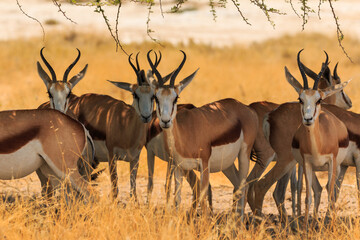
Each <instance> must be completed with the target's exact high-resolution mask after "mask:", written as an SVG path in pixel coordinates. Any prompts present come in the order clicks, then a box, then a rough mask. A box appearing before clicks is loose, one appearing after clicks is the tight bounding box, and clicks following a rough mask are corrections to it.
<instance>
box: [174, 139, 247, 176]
mask: <svg viewBox="0 0 360 240" xmlns="http://www.w3.org/2000/svg"><path fill="white" fill-rule="evenodd" d="M241 136H242V135H241ZM242 140H243V138H242V137H240V138H239V139H238V140H237V141H236V142H233V143H229V144H226V145H221V146H216V147H212V148H211V155H210V158H209V165H210V172H211V173H214V172H220V171H222V170H225V169H227V168H229V167H230V166H231V165H232V164H233V163H234V161H235V159H236V157H237V156H238V154H239V151H240V146H241V143H242ZM176 164H177V165H178V166H180V167H181V168H182V169H185V170H193V169H197V170H200V169H201V164H202V163H201V159H200V158H183V157H181V156H180V155H179V154H176Z"/></svg>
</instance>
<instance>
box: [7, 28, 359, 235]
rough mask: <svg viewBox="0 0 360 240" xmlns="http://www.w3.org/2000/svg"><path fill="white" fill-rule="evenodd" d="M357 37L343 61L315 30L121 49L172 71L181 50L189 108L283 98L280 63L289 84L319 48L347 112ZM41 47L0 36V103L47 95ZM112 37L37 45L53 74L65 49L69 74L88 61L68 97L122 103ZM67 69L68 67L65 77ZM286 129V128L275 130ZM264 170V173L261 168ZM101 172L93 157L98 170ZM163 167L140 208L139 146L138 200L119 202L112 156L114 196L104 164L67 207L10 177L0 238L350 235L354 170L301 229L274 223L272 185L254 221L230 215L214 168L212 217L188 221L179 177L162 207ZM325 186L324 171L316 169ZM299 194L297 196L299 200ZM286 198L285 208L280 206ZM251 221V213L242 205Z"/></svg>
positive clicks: (291, 97) (63, 62)
mask: <svg viewBox="0 0 360 240" xmlns="http://www.w3.org/2000/svg"><path fill="white" fill-rule="evenodd" d="M359 44H360V42H359V41H356V40H352V39H346V42H345V47H346V50H347V51H348V53H349V54H350V56H351V57H352V59H353V62H354V63H351V62H350V61H349V60H348V59H347V58H346V56H345V55H344V54H343V53H342V51H341V49H340V48H339V47H338V44H337V41H336V37H335V36H334V37H325V36H322V35H319V34H311V35H305V34H300V35H295V36H282V37H280V38H277V39H272V40H267V41H265V42H260V43H253V44H251V45H248V46H233V47H222V48H216V47H211V46H208V45H199V44H194V43H192V42H191V41H190V43H189V44H187V45H181V44H179V45H172V44H167V43H164V45H165V47H162V46H159V45H158V44H156V43H153V42H144V43H141V44H130V45H125V46H124V47H125V49H126V51H127V52H129V53H132V52H134V53H135V52H138V51H139V52H140V55H139V56H140V58H139V60H140V66H141V67H142V68H144V69H148V68H149V65H148V63H147V61H146V53H147V51H149V50H150V49H154V50H161V52H162V55H163V60H162V61H161V63H160V65H159V70H160V72H162V73H169V72H171V71H173V70H174V69H175V68H176V67H177V66H178V64H179V63H180V61H181V59H182V54H181V53H180V52H179V49H182V50H184V51H185V52H186V54H187V57H188V58H187V59H188V60H187V62H186V63H185V66H184V68H183V70H182V71H181V73H180V75H179V77H178V79H180V78H182V77H183V78H184V77H185V76H188V75H189V74H190V73H192V72H193V71H194V70H195V69H197V68H200V70H199V72H198V74H197V76H196V77H195V79H194V80H193V82H192V83H191V84H190V85H189V86H188V87H187V88H186V90H184V92H183V93H182V95H181V99H180V100H179V103H193V104H195V105H196V106H201V105H203V104H206V103H209V102H212V101H215V100H219V99H222V98H227V97H231V98H235V99H237V100H239V101H241V102H243V103H245V104H250V103H252V102H255V101H263V100H266V101H272V102H275V103H283V102H287V101H296V99H297V94H296V92H295V91H294V90H293V89H292V87H291V86H290V85H289V84H288V83H287V82H286V80H285V74H284V66H287V67H288V68H289V70H290V71H291V72H292V73H293V75H294V76H296V77H297V78H298V79H299V80H300V79H301V76H300V74H299V71H298V68H297V64H296V54H297V52H298V51H299V50H300V49H302V48H304V49H305V51H304V52H303V56H302V61H303V62H304V63H305V64H306V65H307V66H308V67H310V68H311V69H313V70H314V71H316V72H317V71H319V70H320V67H321V63H322V62H323V61H324V53H323V50H326V51H327V53H328V54H329V57H330V61H331V63H330V68H331V69H333V67H334V66H335V64H336V62H339V67H338V74H339V76H340V77H341V79H342V81H346V80H348V79H352V81H351V82H350V84H349V85H348V86H347V87H346V89H345V91H346V93H347V94H348V95H349V96H350V98H351V99H352V102H353V108H352V109H351V110H352V111H354V112H360V97H358V89H360V81H359V77H360V72H359V70H360V49H359V48H358V47H357V46H359ZM43 45H44V43H43V41H42V40H41V39H40V38H34V39H28V40H10V41H2V42H0V88H1V90H2V94H1V95H0V109H1V110H9V109H31V108H37V107H38V106H39V105H40V104H41V103H43V102H45V101H47V100H48V96H47V93H46V88H45V85H44V83H43V82H42V80H41V79H40V78H39V76H38V73H37V70H36V61H40V55H39V51H40V49H41V48H42V47H43ZM114 45H115V44H114V42H113V41H112V40H111V39H110V38H108V37H104V36H98V35H90V34H81V35H77V34H76V33H66V34H64V33H56V32H54V33H50V34H48V36H47V42H45V46H46V48H45V51H44V54H45V56H46V58H47V59H48V61H49V62H50V63H51V65H52V66H53V68H54V69H55V71H56V72H57V73H58V75H59V76H61V75H62V73H63V72H64V71H65V69H66V67H67V66H68V65H69V64H70V63H71V62H72V61H73V60H74V58H75V57H76V54H77V53H76V50H75V48H76V47H77V48H79V49H80V50H81V53H82V56H81V58H80V61H79V63H78V64H77V65H76V66H75V67H74V69H73V70H72V73H73V74H76V73H77V72H79V71H80V70H81V69H82V68H83V66H84V65H85V64H87V63H88V64H89V68H88V71H87V73H86V76H85V77H84V79H83V80H81V82H80V83H79V84H78V85H77V86H76V87H75V89H74V91H73V92H74V93H75V94H77V95H81V94H84V93H98V94H107V95H110V96H112V97H114V98H117V99H120V100H123V101H125V102H127V103H129V104H131V101H132V96H131V95H130V94H129V93H128V92H124V91H122V90H120V89H118V88H115V87H114V86H113V85H112V84H110V83H108V82H107V81H106V80H113V81H126V82H130V83H135V81H136V78H135V74H134V72H133V70H132V69H131V67H130V65H129V63H128V59H127V56H126V55H125V54H123V53H122V52H116V51H115V46H114ZM70 75H71V73H70ZM284 127H286V126H284ZM271 166H272V165H270V166H269V168H268V169H267V170H269V169H270V168H271ZM102 168H107V164H104V163H102V164H101V165H100V166H99V169H102ZM165 173H166V164H165V163H164V162H162V161H161V160H158V159H156V163H155V189H154V192H153V195H152V201H151V204H150V205H147V204H146V186H147V163H146V150H145V149H144V150H143V151H142V154H141V157H140V167H139V172H138V178H137V193H138V197H139V202H138V203H134V202H133V201H131V199H129V188H130V187H129V185H130V184H129V164H128V163H124V162H118V174H119V187H120V194H119V195H120V196H119V197H118V199H117V201H111V197H110V195H109V194H110V180H109V173H108V169H106V170H105V171H104V172H103V173H102V174H101V175H100V177H99V178H98V179H97V180H96V181H95V182H93V185H94V189H95V190H96V191H98V193H99V198H98V200H97V202H94V203H88V204H86V205H85V204H83V203H81V202H75V203H72V204H71V206H69V205H67V204H66V203H65V201H64V200H63V198H61V197H59V198H57V199H56V200H54V201H52V203H51V204H48V203H47V202H46V201H45V200H44V199H43V198H42V197H41V194H40V182H39V181H38V179H37V177H36V175H35V174H33V175H30V176H29V177H26V178H23V179H20V180H11V181H0V194H1V198H0V201H1V203H0V238H2V239H217V238H221V239H228V238H229V239H271V238H281V239H298V238H303V237H304V236H307V237H309V238H314V239H329V238H333V239H335V238H336V239H359V238H360V218H359V217H358V215H359V207H358V204H357V203H358V200H357V190H356V181H355V173H354V170H353V169H350V170H348V172H347V174H346V176H345V180H344V183H343V185H342V188H341V192H340V198H339V200H338V201H337V204H336V206H337V217H336V218H334V219H332V223H331V224H326V225H325V224H324V223H323V222H322V221H320V222H319V224H318V226H317V227H316V228H310V229H309V231H308V232H307V233H305V232H304V231H303V230H301V229H298V230H294V229H293V228H292V227H290V226H287V225H282V224H280V223H279V221H278V212H277V209H276V206H275V202H274V201H273V199H272V192H273V188H272V189H270V191H269V192H268V194H267V195H266V198H265V202H264V213H265V217H264V220H263V221H261V222H260V223H258V224H256V225H255V224H251V223H249V221H247V220H246V221H245V222H244V223H240V222H238V221H236V220H235V218H233V217H232V214H231V204H232V186H231V184H230V182H228V180H227V179H226V178H225V177H224V176H223V175H222V174H212V175H211V176H210V182H211V184H212V186H213V201H214V214H213V215H212V216H199V217H196V218H195V219H191V220H190V219H189V217H188V214H187V212H188V210H189V209H190V205H191V191H190V188H189V187H188V184H187V183H184V184H183V185H184V187H183V194H182V199H183V201H182V204H181V207H180V209H179V210H175V209H174V208H171V207H167V206H166V203H165V191H164V183H165ZM318 176H319V178H320V181H321V183H322V184H323V185H325V184H326V180H327V174H326V173H320V174H319V175H318ZM304 195H305V194H303V196H304ZM290 205H291V203H290V194H289V191H288V192H287V201H286V207H287V210H288V213H291V211H290V208H289V207H290ZM326 207H327V193H326V191H324V193H323V196H322V201H321V209H320V217H323V216H324V215H325V212H326ZM246 212H247V215H248V216H249V219H251V215H252V214H251V211H250V209H249V208H248V207H247V208H246Z"/></svg>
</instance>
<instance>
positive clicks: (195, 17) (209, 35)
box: [0, 0, 360, 46]
mask: <svg viewBox="0 0 360 240" xmlns="http://www.w3.org/2000/svg"><path fill="white" fill-rule="evenodd" d="M19 2H20V4H21V6H22V8H23V10H24V11H25V12H26V13H27V14H29V15H30V16H32V17H35V18H37V19H38V20H39V21H40V22H41V23H42V24H43V26H44V28H45V32H51V31H56V30H64V31H75V32H77V33H78V32H97V33H99V34H106V35H109V33H108V31H107V28H106V26H105V23H104V19H103V18H102V17H101V15H100V14H99V13H95V12H94V9H95V8H94V7H88V6H84V7H81V6H73V5H70V4H68V3H63V4H62V8H63V10H64V11H65V12H66V14H67V15H68V17H69V18H71V19H72V20H73V21H75V22H76V23H77V24H73V23H71V22H70V21H68V20H67V19H66V18H65V17H64V16H63V15H62V14H61V13H60V12H58V11H57V10H58V9H57V7H56V6H55V5H54V4H53V3H52V1H50V0H47V1H45V0H26V1H25V0H19ZM239 2H240V3H241V5H240V8H241V9H242V10H243V13H244V15H245V17H246V18H247V19H248V21H249V23H251V26H250V25H248V24H246V23H245V22H244V21H243V20H242V18H241V16H240V15H239V13H238V12H237V11H236V8H235V7H234V6H233V5H232V1H228V4H227V7H226V8H220V7H218V8H216V11H217V12H216V14H217V18H216V22H214V21H213V16H212V14H211V12H210V7H209V6H208V1H207V0H198V1H194V0H192V1H187V3H186V4H184V6H183V8H182V10H183V12H182V13H178V14H169V13H166V12H168V11H169V10H170V9H171V7H172V6H173V2H172V1H166V0H163V1H162V3H163V11H164V17H162V15H161V13H160V7H159V5H155V6H154V7H153V9H152V11H153V13H152V14H151V22H150V28H151V29H152V30H153V31H155V32H154V33H152V36H153V37H154V38H156V39H158V40H160V41H168V42H172V43H177V42H183V43H187V42H188V41H189V40H190V39H191V40H192V41H194V42H197V43H198V42H201V43H207V44H211V45H218V46H224V45H232V44H249V43H251V42H254V41H263V40H265V39H268V38H276V37H278V36H279V35H283V34H296V33H298V32H301V31H302V27H301V25H302V19H301V18H299V17H298V16H297V15H296V14H295V13H294V12H293V10H292V8H291V5H290V4H289V3H287V2H288V1H287V2H285V0H270V1H266V2H267V4H268V6H269V7H273V8H276V9H279V10H280V11H281V12H282V13H286V15H276V14H272V15H271V17H272V20H273V21H274V23H275V25H276V26H275V28H273V27H272V26H271V24H270V23H269V22H268V21H267V19H266V17H265V15H264V14H263V12H262V11H261V10H260V9H258V8H257V7H256V6H254V5H252V4H250V3H248V2H249V1H239ZM293 2H294V7H295V9H297V11H298V12H300V5H299V4H298V1H293ZM309 2H310V3H309V4H310V6H311V7H312V8H313V9H314V10H315V12H314V13H310V14H309V16H310V18H309V21H308V23H307V25H306V26H305V30H304V32H305V33H306V32H309V33H310V32H319V33H323V34H328V35H331V36H334V37H335V35H336V26H335V22H334V19H333V16H332V13H331V11H330V8H329V4H328V3H327V2H325V3H323V4H322V10H321V12H320V14H321V15H320V16H321V19H319V17H318V14H317V9H318V1H309ZM333 5H334V7H335V9H336V14H337V15H338V17H339V19H340V24H341V27H342V30H343V32H344V34H345V36H352V37H356V38H360V21H358V15H359V11H360V2H359V1H356V0H342V1H337V2H334V3H333ZM0 9H1V10H0V12H1V14H0V39H4V40H6V39H15V38H28V37H33V36H42V30H41V28H40V26H39V24H38V23H37V22H35V21H33V20H31V19H29V18H27V17H26V16H24V15H23V14H22V13H21V11H20V10H19V7H18V6H17V4H16V0H1V1H0ZM104 9H105V11H106V15H107V16H108V18H109V21H110V23H111V25H112V27H113V28H114V26H115V17H116V12H117V7H104ZM147 14H148V9H147V5H145V4H144V5H141V4H136V3H133V2H128V1H126V2H125V3H124V4H123V6H122V8H121V13H120V22H119V32H120V40H121V41H122V42H124V43H129V42H134V41H135V42H142V41H144V40H150V38H149V37H148V36H147V34H146V21H147ZM50 20H51V21H52V22H55V23H56V24H47V22H49V21H50Z"/></svg>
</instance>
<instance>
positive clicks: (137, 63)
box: [129, 52, 139, 75]
mask: <svg viewBox="0 0 360 240" xmlns="http://www.w3.org/2000/svg"><path fill="white" fill-rule="evenodd" d="M132 55H133V54H132V53H131V54H130V55H129V63H130V65H131V67H132V68H133V69H134V71H135V73H136V75H137V74H138V72H139V62H138V56H139V52H138V53H137V54H136V65H137V68H136V67H135V65H134V64H133V63H132V62H131V56H132Z"/></svg>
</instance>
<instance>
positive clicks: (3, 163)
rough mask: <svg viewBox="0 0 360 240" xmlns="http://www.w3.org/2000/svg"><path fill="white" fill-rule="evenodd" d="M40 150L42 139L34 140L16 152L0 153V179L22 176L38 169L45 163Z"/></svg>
mask: <svg viewBox="0 0 360 240" xmlns="http://www.w3.org/2000/svg"><path fill="white" fill-rule="evenodd" d="M40 152H42V145H41V143H40V141H38V140H34V141H30V142H29V143H27V144H26V145H25V146H23V147H22V148H20V149H19V150H18V151H16V152H13V153H10V154H0V179H4V180H10V179H13V178H22V177H25V176H27V175H29V174H31V173H33V172H34V171H36V170H37V169H38V168H40V167H41V165H42V164H44V160H43V159H42V158H41V157H40V156H39V153H40Z"/></svg>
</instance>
